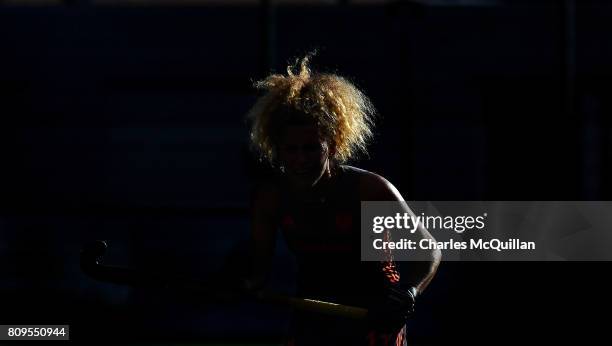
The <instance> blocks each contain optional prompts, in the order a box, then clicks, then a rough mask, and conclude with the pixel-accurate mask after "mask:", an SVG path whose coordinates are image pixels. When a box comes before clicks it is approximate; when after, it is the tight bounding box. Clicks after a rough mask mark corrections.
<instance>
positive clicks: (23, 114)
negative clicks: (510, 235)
mask: <svg viewBox="0 0 612 346" xmlns="http://www.w3.org/2000/svg"><path fill="white" fill-rule="evenodd" d="M611 16H612V3H610V2H608V1H591V0H580V1H578V0H547V1H544V0H535V1H527V0H525V1H510V0H508V1H504V0H456V1H453V0H420V1H416V0H415V1H384V0H379V1H375V0H369V1H368V0H362V1H356V0H355V1H350V0H337V1H332V0H329V1H315V0H311V1H306V0H293V1H289V0H287V1H280V0H278V1H273V0H268V1H263V0H262V1H256V0H234V1H222V0H209V1H206V0H174V1H171V0H70V1H68V0H66V1H60V0H55V1H53V0H4V1H0V154H1V164H0V178H1V180H0V196H1V198H0V207H1V209H0V311H1V313H0V323H1V324H19V323H27V324H43V323H47V324H70V325H71V328H72V329H71V333H72V335H71V337H72V339H73V340H74V341H75V342H82V343H86V342H105V343H109V342H110V343H120V342H136V343H140V342H145V341H147V342H149V341H150V342H185V343H186V342H202V343H215V342H216V343H270V344H274V343H277V342H278V341H279V340H281V337H282V335H283V333H284V331H285V330H286V328H287V323H288V322H287V319H288V312H287V311H286V310H284V309H280V308H273V307H267V306H262V305H257V304H254V303H245V302H239V303H235V304H204V305H205V306H202V304H194V303H193V301H191V300H190V299H191V298H185V297H180V296H176V295H170V294H162V293H159V292H153V291H150V290H147V289H136V288H128V287H122V286H116V285H112V284H105V283H99V282H96V281H93V280H91V279H89V278H87V277H86V276H84V275H83V274H82V273H81V272H80V270H79V265H78V254H79V250H80V248H81V247H82V246H83V244H85V243H87V242H88V241H91V240H94V239H106V240H108V242H109V251H108V254H107V262H108V263H112V264H119V265H129V266H131V267H135V268H157V269H163V270H167V271H176V272H181V273H185V274H187V275H190V276H194V277H206V276H207V275H210V273H213V272H215V271H216V270H218V269H219V268H221V266H222V263H223V262H224V261H225V259H226V258H227V254H229V253H231V252H232V251H233V252H234V253H236V252H237V251H238V252H239V250H236V249H237V246H239V244H241V242H242V241H244V239H246V237H247V235H248V226H249V221H248V218H247V208H248V201H249V190H250V187H251V186H252V185H253V182H254V177H256V176H257V175H258V172H260V171H261V169H260V168H259V167H258V165H257V162H256V161H255V160H254V159H253V158H252V156H251V155H250V153H249V150H248V143H247V140H248V134H247V132H248V131H247V127H246V124H245V121H244V116H245V113H246V112H247V111H248V109H249V107H250V106H251V105H252V103H253V102H254V100H255V99H256V97H257V94H256V92H255V90H254V89H253V88H252V83H253V81H255V80H258V79H261V78H263V77H265V76H266V75H267V74H268V73H270V72H272V71H275V72H282V71H284V69H285V68H286V66H287V64H288V63H290V62H293V61H294V59H295V58H296V57H299V56H302V55H304V54H305V53H307V52H309V51H311V50H313V49H317V50H318V55H317V57H316V58H315V59H314V61H313V67H314V68H315V69H317V70H320V71H326V72H335V73H338V74H340V75H343V76H346V77H348V78H349V79H350V80H352V81H354V82H355V83H356V84H357V85H358V86H359V87H361V88H362V89H363V90H364V91H365V92H366V94H367V95H369V96H370V97H371V99H372V100H373V102H374V104H375V105H376V107H377V108H378V111H379V113H380V116H381V117H380V119H379V121H378V126H377V130H376V132H377V138H376V140H375V142H374V143H373V145H372V147H371V151H370V157H368V158H364V159H362V160H361V161H360V162H356V163H354V164H355V165H358V166H359V167H362V168H365V169H369V170H372V171H374V172H377V173H379V174H382V175H383V176H385V177H387V178H388V179H389V180H390V181H391V182H393V183H394V184H395V185H396V186H397V187H398V189H399V190H400V191H401V192H402V194H403V196H404V197H405V198H406V199H407V200H609V199H610V196H611V194H612V180H611V177H612V174H611V173H612V172H611V165H610V162H611V158H612V156H611V155H612V154H611V146H612V139H611V134H612V131H611V120H610V111H611V109H612V92H611V90H610V87H609V84H610V82H611V81H612V63H611V61H610V59H611V58H612V43H611V42H610V37H611V36H612V25H610V24H609V23H610V17H611ZM274 268H275V269H274V272H275V274H274V275H273V277H274V279H273V282H272V284H271V285H272V287H273V288H274V289H276V290H278V291H282V292H289V293H290V292H291V291H292V289H293V282H292V275H293V273H294V271H295V269H294V265H293V262H292V258H291V256H290V254H289V253H288V252H287V249H285V248H284V247H283V246H282V243H281V244H279V247H278V254H277V256H276V261H275V266H274ZM609 272H610V264H609V263H603V262H602V263H597V262H590V263H572V262H549V263H450V262H449V263H443V264H442V265H441V267H440V269H439V272H438V276H437V277H436V279H435V280H434V281H433V283H432V284H431V286H430V288H429V290H428V291H427V292H426V293H425V294H424V295H423V296H422V299H421V301H420V304H421V305H420V306H419V307H418V308H420V309H419V311H418V314H417V315H415V316H414V317H413V319H412V320H411V321H410V325H409V341H410V343H411V344H448V343H471V344H484V343H490V342H495V343H521V344H522V343H528V342H529V343H530V342H538V343H549V342H551V343H552V342H555V343H570V342H587V341H589V340H595V339H596V338H598V337H602V336H603V337H607V338H609V330H606V328H604V327H606V323H605V321H606V318H607V319H609V314H610V313H609V311H610V310H609V305H610V298H608V297H609V294H610V293H609V290H610V288H611V287H610V284H609V283H607V282H606V281H605V280H604V279H605V278H606V276H607V275H608V274H609ZM596 313H602V314H603V315H602V317H595V314H596Z"/></svg>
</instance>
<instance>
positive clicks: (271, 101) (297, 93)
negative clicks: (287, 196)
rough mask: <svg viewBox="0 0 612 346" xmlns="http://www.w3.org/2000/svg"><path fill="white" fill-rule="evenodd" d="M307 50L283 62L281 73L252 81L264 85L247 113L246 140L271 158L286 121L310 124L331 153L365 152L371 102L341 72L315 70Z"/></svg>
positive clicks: (340, 158) (344, 156) (337, 156)
mask: <svg viewBox="0 0 612 346" xmlns="http://www.w3.org/2000/svg"><path fill="white" fill-rule="evenodd" d="M310 57H311V55H310V54H309V55H306V56H305V57H304V58H302V59H300V60H298V61H296V62H295V64H293V65H290V66H288V67H287V74H286V75H284V74H272V75H269V76H268V77H266V78H265V79H263V80H261V81H258V82H256V83H255V87H256V88H257V89H259V90H262V91H264V94H263V96H261V97H260V98H259V99H258V100H257V102H256V103H255V105H254V106H253V107H252V108H251V110H250V111H249V113H248V119H249V120H250V122H251V129H250V130H251V132H250V136H251V143H252V145H253V147H254V148H255V149H256V150H257V151H258V152H259V153H260V155H261V156H262V158H264V159H267V160H268V161H269V162H270V163H271V164H274V163H275V160H276V158H277V148H278V144H279V142H280V139H281V136H282V131H283V129H284V128H285V127H286V126H287V125H292V124H296V125H299V124H312V125H315V126H316V127H317V129H318V131H319V135H320V136H321V138H322V139H324V140H325V141H326V142H327V144H328V145H329V146H330V147H331V148H333V149H334V151H333V157H332V159H333V160H334V161H335V162H337V163H344V162H347V161H348V160H349V159H351V158H354V157H355V156H356V155H357V154H359V153H363V154H366V153H367V151H366V146H367V144H368V142H369V140H370V139H371V138H372V128H373V125H374V123H373V120H374V116H375V114H376V111H375V109H374V106H373V105H372V103H371V102H370V100H369V99H368V97H367V96H366V95H365V94H363V93H362V92H361V91H360V90H359V89H357V87H355V85H353V84H352V83H351V82H349V81H348V80H346V79H345V78H343V77H340V76H337V75H335V74H329V73H315V72H312V71H311V70H310V68H309V67H308V62H309V60H310Z"/></svg>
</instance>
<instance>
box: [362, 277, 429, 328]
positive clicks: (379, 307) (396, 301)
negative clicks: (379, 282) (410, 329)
mask: <svg viewBox="0 0 612 346" xmlns="http://www.w3.org/2000/svg"><path fill="white" fill-rule="evenodd" d="M416 295H417V290H416V288H414V287H412V288H410V289H402V288H400V287H399V286H397V285H389V286H387V287H385V289H384V291H383V294H382V296H381V297H380V298H379V299H377V300H376V301H375V303H374V304H373V305H372V306H371V307H370V308H369V310H368V320H369V322H370V323H371V324H372V326H373V327H374V328H376V329H379V330H383V331H389V332H397V331H399V330H400V329H401V328H402V327H403V326H404V325H405V324H406V319H407V318H408V316H409V315H410V314H411V313H413V312H414V304H415V301H416Z"/></svg>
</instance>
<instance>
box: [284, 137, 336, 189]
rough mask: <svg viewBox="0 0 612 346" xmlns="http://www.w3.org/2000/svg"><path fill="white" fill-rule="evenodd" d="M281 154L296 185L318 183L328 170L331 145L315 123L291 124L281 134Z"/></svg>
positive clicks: (287, 171)
mask: <svg viewBox="0 0 612 346" xmlns="http://www.w3.org/2000/svg"><path fill="white" fill-rule="evenodd" d="M278 158H279V160H280V163H281V165H282V166H284V168H285V174H286V176H287V178H288V179H289V181H290V182H291V183H292V184H294V185H295V186H296V187H300V188H308V187H312V186H315V185H316V184H317V183H318V182H319V181H320V180H321V177H323V175H324V174H325V172H327V168H328V165H329V146H328V145H327V143H326V142H325V141H324V140H323V139H322V138H321V137H320V135H319V132H318V131H317V129H316V127H315V126H313V125H290V126H288V127H287V128H286V129H285V131H284V133H283V136H282V138H281V143H280V145H279V150H278Z"/></svg>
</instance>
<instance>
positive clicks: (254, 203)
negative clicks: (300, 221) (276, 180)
mask: <svg viewBox="0 0 612 346" xmlns="http://www.w3.org/2000/svg"><path fill="white" fill-rule="evenodd" d="M278 206H279V192H278V188H277V187H276V186H275V185H273V184H272V183H262V184H261V185H259V186H258V187H257V188H256V189H255V191H254V194H253V197H252V200H251V244H252V245H251V246H252V263H251V266H252V267H251V268H252V269H251V273H250V275H249V277H248V278H247V281H246V285H247V289H248V290H256V289H259V288H261V287H262V286H263V285H264V284H265V281H266V279H267V276H268V273H269V271H270V267H271V263H272V259H273V256H274V248H275V242H276V231H277V228H278V220H279V215H278V210H279V208H278Z"/></svg>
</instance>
